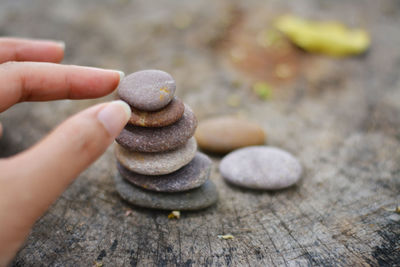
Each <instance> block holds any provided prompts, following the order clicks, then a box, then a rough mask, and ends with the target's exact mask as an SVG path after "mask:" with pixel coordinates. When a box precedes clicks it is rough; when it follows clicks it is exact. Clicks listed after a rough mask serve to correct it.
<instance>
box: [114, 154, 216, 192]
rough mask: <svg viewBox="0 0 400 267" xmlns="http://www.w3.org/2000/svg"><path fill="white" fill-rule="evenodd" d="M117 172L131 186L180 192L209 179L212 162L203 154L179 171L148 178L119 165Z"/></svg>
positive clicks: (158, 190)
mask: <svg viewBox="0 0 400 267" xmlns="http://www.w3.org/2000/svg"><path fill="white" fill-rule="evenodd" d="M117 165H118V171H119V172H120V174H121V175H122V177H124V178H125V179H126V180H128V181H129V182H131V183H132V184H134V185H136V186H139V187H142V188H144V189H147V190H151V191H157V192H182V191H187V190H190V189H193V188H196V187H199V186H201V185H202V184H204V182H205V181H206V180H207V179H208V178H209V177H210V171H211V165H212V162H211V160H210V159H209V158H208V156H206V155H204V154H203V153H200V152H198V153H196V156H195V157H194V159H193V160H192V161H191V162H190V163H189V164H188V165H186V166H184V167H182V168H180V169H179V170H177V171H175V172H173V173H169V174H166V175H157V176H149V175H143V174H139V173H135V172H132V171H130V170H128V169H127V168H125V167H123V166H122V165H121V164H117Z"/></svg>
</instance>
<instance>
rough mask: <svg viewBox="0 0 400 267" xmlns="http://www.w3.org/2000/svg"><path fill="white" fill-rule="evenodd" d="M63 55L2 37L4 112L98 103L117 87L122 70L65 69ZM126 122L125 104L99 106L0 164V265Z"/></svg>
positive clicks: (39, 43) (50, 46) (58, 48)
mask: <svg viewBox="0 0 400 267" xmlns="http://www.w3.org/2000/svg"><path fill="white" fill-rule="evenodd" d="M63 56H64V45H63V44H62V43H59V42H53V41H44V40H27V39H17V38H0V112H4V111H5V110H7V109H8V108H9V107H11V106H12V105H14V104H16V103H19V102H23V101H49V100H55V99H84V98H97V97H101V96H104V95H107V94H109V93H111V92H112V91H113V90H115V89H116V88H117V86H118V84H119V81H120V78H121V77H122V76H121V73H120V72H117V71H113V70H104V69H97V68H88V67H81V66H71V65H60V64H58V63H59V62H60V61H61V60H62V59H63ZM55 112H56V111H55ZM129 117H130V109H129V106H128V105H127V104H126V103H124V102H122V101H113V102H108V103H102V104H99V105H96V106H93V107H90V108H88V109H86V110H84V111H81V112H79V113H78V114H76V115H74V116H72V117H71V118H69V119H67V120H66V121H65V122H63V123H61V124H60V125H59V126H58V127H56V128H55V129H54V130H53V131H52V132H51V133H50V134H49V135H48V136H47V137H45V138H44V139H43V140H41V141H40V142H38V143H37V144H35V145H34V146H33V147H31V148H29V149H28V150H26V151H24V152H22V153H20V154H17V155H15V156H12V157H10V158H3V159H0V266H6V265H7V264H8V263H10V261H11V260H12V259H13V257H14V256H15V254H16V253H17V251H18V249H19V247H20V246H21V245H22V243H23V242H24V240H25V238H26V237H27V235H28V234H29V231H30V229H31V227H32V225H33V224H34V223H35V221H36V220H37V219H38V218H39V217H40V216H41V215H43V213H44V212H45V211H46V210H47V209H48V208H49V206H50V205H51V204H52V203H53V202H54V201H55V200H56V199H57V197H58V196H59V195H60V194H61V193H62V192H63V191H64V190H65V189H66V188H67V187H68V185H69V184H70V183H71V182H72V181H73V180H74V179H75V178H76V177H77V176H78V175H79V173H81V172H82V171H83V170H84V169H86V168H87V167H88V166H89V165H90V164H91V163H93V162H94V161H95V160H96V159H97V158H98V157H99V156H101V155H102V154H103V152H104V151H105V150H106V149H107V147H108V146H109V145H110V144H111V143H112V142H113V140H114V139H115V137H116V136H117V135H118V134H119V132H120V131H121V130H122V129H123V127H124V126H125V124H126V123H127V121H128V119H129ZM2 128H3V127H2V126H1V124H0V136H1V132H2V131H4V129H2ZM9 131H10V132H12V129H9ZM0 142H1V140H0Z"/></svg>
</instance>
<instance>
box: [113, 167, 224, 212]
mask: <svg viewBox="0 0 400 267" xmlns="http://www.w3.org/2000/svg"><path fill="white" fill-rule="evenodd" d="M114 180H115V186H116V189H117V191H118V193H119V194H120V195H121V197H122V198H123V199H125V200H126V201H128V202H129V203H131V204H133V205H135V206H139V207H143V208H150V209H160V210H180V211H183V210H200V209H204V208H207V207H209V206H211V205H212V204H214V203H215V202H217V200H218V191H217V187H216V186H215V184H214V183H213V182H212V181H211V180H207V181H206V182H205V183H204V184H203V185H202V186H200V187H198V188H195V189H192V190H189V191H185V192H179V193H161V192H154V191H149V190H145V189H141V188H139V187H137V186H134V185H132V184H131V183H129V182H128V181H126V180H125V179H124V178H122V176H121V174H120V173H119V172H117V173H116V175H115V176H114Z"/></svg>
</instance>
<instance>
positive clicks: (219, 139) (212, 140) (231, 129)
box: [195, 116, 265, 153]
mask: <svg viewBox="0 0 400 267" xmlns="http://www.w3.org/2000/svg"><path fill="white" fill-rule="evenodd" d="M195 137H196V139H197V142H198V145H199V147H200V148H201V149H203V150H205V151H209V152H212V153H228V152H231V151H233V150H235V149H238V148H242V147H247V146H255V145H263V144H264V143H265V133H264V130H263V129H262V128H261V127H260V126H258V125H257V124H255V123H252V122H249V121H247V120H244V119H237V118H234V117H225V116H224V117H216V118H211V119H207V120H204V121H200V123H199V127H198V128H197V130H196V133H195Z"/></svg>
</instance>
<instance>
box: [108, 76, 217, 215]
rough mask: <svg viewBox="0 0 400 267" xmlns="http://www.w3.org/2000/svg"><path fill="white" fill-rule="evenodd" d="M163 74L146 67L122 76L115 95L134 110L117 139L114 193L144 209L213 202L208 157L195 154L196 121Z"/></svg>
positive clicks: (190, 207) (200, 205)
mask: <svg viewBox="0 0 400 267" xmlns="http://www.w3.org/2000/svg"><path fill="white" fill-rule="evenodd" d="M175 89H176V85H175V81H174V79H173V78H172V77H171V75H169V74H168V73H166V72H163V71H159V70H144V71H139V72H135V73H132V74H130V75H129V76H127V77H126V78H124V79H123V80H122V81H121V83H120V85H119V87H118V95H119V97H120V98H121V99H122V100H124V101H126V102H127V103H128V104H129V105H130V106H131V109H132V116H131V118H130V121H129V123H128V124H127V125H126V127H125V128H124V129H123V130H122V132H121V133H120V135H119V136H118V137H117V139H116V141H117V144H116V149H115V155H116V158H117V167H118V173H117V175H116V176H115V182H116V187H117V191H118V192H119V194H120V195H121V196H122V198H124V199H125V200H127V201H128V202H130V203H132V204H134V205H136V206H140V207H146V208H155V209H164V210H197V209H202V208H206V207H208V206H210V205H212V204H213V203H215V202H216V200H217V198H218V193H217V190H216V187H215V185H214V184H213V182H212V181H210V180H209V176H210V170H211V160H210V159H209V158H208V157H207V156H206V155H204V154H202V153H200V152H197V143H196V140H195V138H194V137H193V134H194V132H195V130H196V127H197V119H196V117H195V115H194V113H193V111H192V110H191V109H190V107H189V106H187V105H185V104H184V103H183V102H182V101H181V100H179V99H178V98H177V97H174V94H175Z"/></svg>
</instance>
